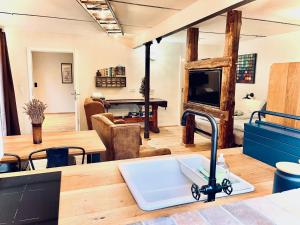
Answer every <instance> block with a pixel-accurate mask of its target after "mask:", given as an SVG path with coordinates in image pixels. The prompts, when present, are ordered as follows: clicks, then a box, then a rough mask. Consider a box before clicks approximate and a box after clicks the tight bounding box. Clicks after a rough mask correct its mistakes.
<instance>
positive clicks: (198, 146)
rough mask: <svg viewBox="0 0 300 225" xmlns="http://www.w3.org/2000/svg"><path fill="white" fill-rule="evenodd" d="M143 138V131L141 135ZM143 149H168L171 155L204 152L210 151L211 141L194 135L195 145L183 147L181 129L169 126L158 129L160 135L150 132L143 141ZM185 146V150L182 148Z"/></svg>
mask: <svg viewBox="0 0 300 225" xmlns="http://www.w3.org/2000/svg"><path fill="white" fill-rule="evenodd" d="M141 136H142V137H143V131H142V133H141ZM143 146H144V147H154V148H170V149H171V151H172V153H177V154H178V153H180V152H182V151H183V150H189V151H205V150H210V147H211V141H210V139H209V138H206V137H203V136H200V135H198V134H195V145H190V146H185V145H184V144H182V127H181V126H169V127H160V133H158V134H155V133H152V132H150V139H149V140H147V139H143ZM183 146H185V147H186V148H182V147H183Z"/></svg>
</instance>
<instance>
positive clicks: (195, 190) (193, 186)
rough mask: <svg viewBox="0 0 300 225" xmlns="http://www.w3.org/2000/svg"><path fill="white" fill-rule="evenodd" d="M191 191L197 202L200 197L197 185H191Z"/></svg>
mask: <svg viewBox="0 0 300 225" xmlns="http://www.w3.org/2000/svg"><path fill="white" fill-rule="evenodd" d="M191 191H192V195H193V197H194V199H196V200H197V201H199V200H200V197H201V193H200V190H199V186H198V185H197V184H193V185H192V187H191Z"/></svg>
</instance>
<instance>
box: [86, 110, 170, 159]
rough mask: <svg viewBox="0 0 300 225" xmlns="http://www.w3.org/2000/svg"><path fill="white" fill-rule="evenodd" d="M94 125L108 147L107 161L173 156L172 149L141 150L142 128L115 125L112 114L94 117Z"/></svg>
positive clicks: (133, 125)
mask: <svg viewBox="0 0 300 225" xmlns="http://www.w3.org/2000/svg"><path fill="white" fill-rule="evenodd" d="M92 125H93V128H94V130H96V131H97V133H98V135H99V137H100V138H101V140H102V142H103V144H104V145H105V147H106V155H105V160H106V161H110V160H120V159H131V158H138V157H150V156H158V155H169V154H171V151H170V149H155V148H153V149H142V148H140V145H141V137H140V132H141V126H140V125H139V124H115V123H113V115H112V114H111V113H103V114H98V115H93V116H92ZM101 160H103V156H102V158H101Z"/></svg>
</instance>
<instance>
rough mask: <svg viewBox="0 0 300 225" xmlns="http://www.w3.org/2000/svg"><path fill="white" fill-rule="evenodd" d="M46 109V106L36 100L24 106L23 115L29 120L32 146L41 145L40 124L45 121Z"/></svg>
mask: <svg viewBox="0 0 300 225" xmlns="http://www.w3.org/2000/svg"><path fill="white" fill-rule="evenodd" d="M46 108H47V105H46V104H44V103H43V102H41V101H40V100H38V99H32V100H31V101H29V102H28V103H26V104H25V106H24V110H25V113H26V114H27V115H28V116H29V118H30V120H31V124H32V138H33V143H34V144H40V143H42V124H43V122H44V119H45V115H44V111H45V109H46Z"/></svg>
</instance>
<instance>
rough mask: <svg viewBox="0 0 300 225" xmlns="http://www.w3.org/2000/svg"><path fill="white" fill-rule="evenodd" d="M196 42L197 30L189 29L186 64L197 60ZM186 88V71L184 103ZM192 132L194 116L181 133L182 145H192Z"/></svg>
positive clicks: (186, 76)
mask: <svg viewBox="0 0 300 225" xmlns="http://www.w3.org/2000/svg"><path fill="white" fill-rule="evenodd" d="M198 41H199V29H198V28H189V29H188V30H187V41H186V56H185V59H186V62H187V63H189V62H191V61H196V60H198ZM188 88H189V71H188V70H187V69H186V70H185V73H184V93H183V95H184V103H187V100H188ZM194 130H195V116H194V115H190V116H188V118H187V121H186V126H185V127H183V131H182V142H183V143H184V144H194Z"/></svg>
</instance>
